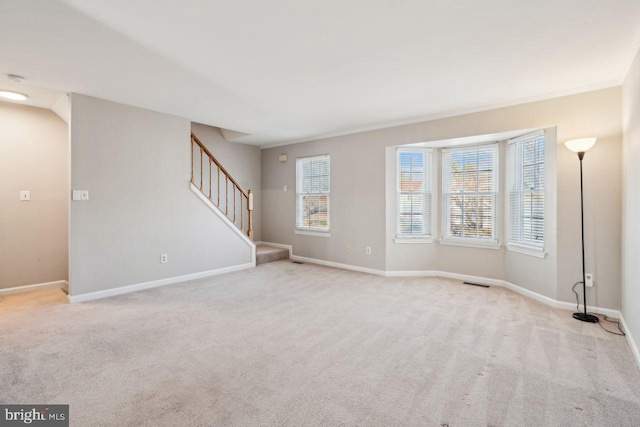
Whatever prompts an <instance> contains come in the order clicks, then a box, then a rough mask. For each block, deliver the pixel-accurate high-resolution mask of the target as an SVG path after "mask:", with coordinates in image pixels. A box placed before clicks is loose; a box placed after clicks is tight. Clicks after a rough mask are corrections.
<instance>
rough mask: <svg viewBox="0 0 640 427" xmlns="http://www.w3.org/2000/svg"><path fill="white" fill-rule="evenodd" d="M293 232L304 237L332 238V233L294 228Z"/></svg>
mask: <svg viewBox="0 0 640 427" xmlns="http://www.w3.org/2000/svg"><path fill="white" fill-rule="evenodd" d="M293 232H294V233H296V234H300V235H302V236H315V237H331V232H330V231H314V230H300V229H299V228H294V229H293Z"/></svg>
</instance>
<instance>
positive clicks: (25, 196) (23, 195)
mask: <svg viewBox="0 0 640 427" xmlns="http://www.w3.org/2000/svg"><path fill="white" fill-rule="evenodd" d="M20 200H22V201H23V202H28V201H29V200H31V191H29V190H22V191H20Z"/></svg>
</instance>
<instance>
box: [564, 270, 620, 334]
mask: <svg viewBox="0 0 640 427" xmlns="http://www.w3.org/2000/svg"><path fill="white" fill-rule="evenodd" d="M582 283H583V282H581V281H580V282H576V283H575V284H574V285H573V287H572V288H571V290H572V291H573V293H574V294H575V295H576V310H577V311H578V312H579V313H580V295H578V293H577V292H576V286H578V285H581V284H582ZM589 314H593V315H594V316H598V317H602V319H603V320H606V321H607V322H609V323H615V324H616V326H617V327H618V330H619V331H620V333H618V332H615V331H610V330H608V329H607V328H605V327H604V326H602V322H598V325H600V327H601V328H602V329H603V330H604V331H605V332H608V333H610V334H613V335H618V336H621V337H624V336H626V335H627V334H625V333H624V331H623V330H622V328H621V327H620V321H619V320H611V319H609V317H607V316H606V315H604V314H602V313H593V312H590V313H589Z"/></svg>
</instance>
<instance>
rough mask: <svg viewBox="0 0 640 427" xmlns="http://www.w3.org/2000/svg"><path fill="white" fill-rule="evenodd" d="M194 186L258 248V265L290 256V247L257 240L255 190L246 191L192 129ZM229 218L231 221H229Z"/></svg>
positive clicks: (192, 176)
mask: <svg viewBox="0 0 640 427" xmlns="http://www.w3.org/2000/svg"><path fill="white" fill-rule="evenodd" d="M191 188H192V189H193V191H194V192H196V193H200V196H201V197H202V198H205V199H206V200H208V202H210V204H211V205H213V207H212V208H211V209H213V210H214V211H215V212H217V213H218V214H219V215H220V216H222V217H223V219H224V220H225V221H226V222H227V223H231V224H232V225H231V224H230V226H231V227H235V228H236V229H237V230H236V231H239V232H240V233H241V235H242V237H243V239H245V241H246V242H247V243H248V244H250V245H251V246H252V247H253V248H255V258H256V265H259V264H265V263H267V262H273V261H279V260H282V259H289V250H288V249H282V248H276V247H273V246H267V245H262V244H261V245H258V246H255V245H254V243H253V193H252V192H251V190H248V191H245V190H244V189H243V188H242V187H241V186H240V184H238V183H237V182H236V180H235V179H233V177H232V176H231V174H230V173H229V172H227V170H226V169H225V168H224V166H222V165H221V164H220V162H219V161H218V160H217V159H216V158H215V157H214V156H213V154H211V152H210V151H209V150H208V149H207V147H205V146H204V144H203V143H202V142H201V141H200V140H199V139H198V137H197V136H195V135H194V134H193V133H191ZM208 202H207V203H208ZM227 220H228V221H227Z"/></svg>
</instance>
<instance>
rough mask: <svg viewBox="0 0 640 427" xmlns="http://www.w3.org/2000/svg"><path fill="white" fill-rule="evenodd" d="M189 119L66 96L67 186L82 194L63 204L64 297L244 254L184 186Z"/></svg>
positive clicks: (245, 258)
mask: <svg viewBox="0 0 640 427" xmlns="http://www.w3.org/2000/svg"><path fill="white" fill-rule="evenodd" d="M190 127H191V124H190V122H189V120H187V119H183V118H179V117H174V116H170V115H166V114H161V113H156V112H153V111H148V110H143V109H140V108H134V107H129V106H125V105H121V104H116V103H113V102H108V101H104V100H100V99H97V98H91V97H87V96H83V95H77V94H72V97H71V187H72V189H75V190H89V200H88V201H74V202H72V203H71V240H70V264H69V276H70V287H71V295H74V296H75V295H80V294H84V293H87V292H94V291H100V290H106V289H111V288H117V287H120V286H125V285H131V284H137V283H142V282H147V281H152V280H158V279H163V278H169V277H175V276H180V275H184V274H190V273H196V272H201V271H208V270H213V269H218V268H222V267H227V266H233V265H239V264H245V263H249V262H251V249H250V247H249V246H248V245H247V244H246V243H245V242H244V241H242V240H241V238H240V237H239V236H238V235H237V234H235V232H234V231H233V230H231V229H230V228H229V227H228V226H227V225H225V224H224V223H223V222H222V220H221V219H219V218H218V217H217V216H216V215H215V214H214V213H213V212H211V211H210V210H209V209H208V208H207V207H206V206H205V204H204V203H203V202H202V201H201V200H200V199H198V197H197V196H196V195H195V194H193V192H192V191H191V190H190V188H189V180H190V176H191V171H190V159H189V156H190V152H191V151H190V144H189V141H190ZM161 253H167V254H168V256H169V262H168V263H167V264H161V263H160V254H161Z"/></svg>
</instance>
